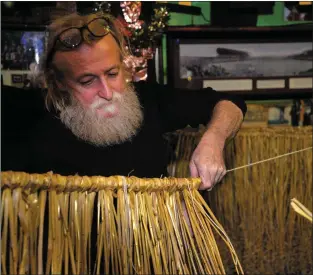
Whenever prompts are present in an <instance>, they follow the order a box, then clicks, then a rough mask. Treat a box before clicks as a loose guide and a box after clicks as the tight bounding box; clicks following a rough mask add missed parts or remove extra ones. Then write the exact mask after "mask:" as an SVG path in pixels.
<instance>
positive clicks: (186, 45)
mask: <svg viewBox="0 0 313 275" xmlns="http://www.w3.org/2000/svg"><path fill="white" fill-rule="evenodd" d="M301 25H302V26H301ZM311 30H312V24H299V25H297V26H287V27H271V28H268V27H257V28H256V27H252V28H213V27H172V28H169V30H168V33H167V40H166V42H167V53H168V54H167V79H168V85H170V86H173V87H175V88H187V89H200V88H206V87H212V88H213V89H215V90H217V91H221V92H228V93H235V94H239V95H241V96H243V97H244V98H245V99H258V98H260V99H267V98H268V99H275V98H278V99H279V98H297V97H301V98H303V97H305V98H308V97H311V96H312V88H313V87H312V82H313V78H312V60H313V51H312V31H311Z"/></svg>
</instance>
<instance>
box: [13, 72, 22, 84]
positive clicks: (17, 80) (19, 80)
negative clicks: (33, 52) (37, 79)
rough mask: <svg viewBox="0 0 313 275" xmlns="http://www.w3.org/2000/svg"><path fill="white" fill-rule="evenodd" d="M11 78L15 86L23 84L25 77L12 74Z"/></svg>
mask: <svg viewBox="0 0 313 275" xmlns="http://www.w3.org/2000/svg"><path fill="white" fill-rule="evenodd" d="M11 77H12V83H13V84H19V83H23V75H22V74H11Z"/></svg>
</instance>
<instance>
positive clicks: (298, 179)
mask: <svg viewBox="0 0 313 275" xmlns="http://www.w3.org/2000/svg"><path fill="white" fill-rule="evenodd" d="M202 134H203V129H200V130H199V131H198V133H197V134H195V133H190V130H188V131H187V132H184V131H181V132H179V133H178V136H176V139H178V138H180V140H184V141H185V143H184V144H180V148H181V150H183V151H185V149H184V148H188V152H192V151H193V149H194V148H195V146H196V144H197V143H196V142H197V140H199V138H200V137H201V135H202ZM172 138H174V137H173V136H172ZM310 146H312V127H299V128H294V127H273V128H251V129H250V128H246V129H241V130H240V131H239V133H238V134H237V136H236V138H235V139H234V140H232V141H231V142H229V143H228V144H227V146H226V149H225V160H226V167H227V169H232V168H235V167H240V166H243V165H246V164H249V163H253V162H256V161H260V160H264V159H267V158H271V157H274V156H278V155H281V154H284V153H287V152H292V151H296V150H300V149H303V148H307V147H310ZM180 156H183V158H182V159H180ZM176 157H177V159H174V160H173V163H174V162H177V163H176V164H175V165H176V167H180V166H181V165H188V161H187V160H188V159H190V157H191V154H189V155H188V154H186V153H185V154H184V152H178V155H176ZM173 163H172V164H171V166H170V168H172V167H173ZM179 163H180V164H179ZM170 171H172V172H173V174H171V176H175V177H186V176H188V173H189V172H188V170H187V167H186V168H183V169H181V168H180V170H178V169H176V170H174V169H173V170H170ZM312 194H313V184H312V151H310V150H308V151H304V152H301V153H298V154H294V155H290V156H288V157H284V158H280V159H276V160H273V161H270V162H264V163H261V164H258V165H254V166H251V167H248V168H245V169H240V170H237V171H233V172H229V173H228V174H226V176H225V177H224V179H223V181H222V182H221V183H220V184H218V185H217V186H216V187H215V188H214V189H213V190H212V191H211V192H208V193H207V198H206V201H207V203H208V204H209V206H210V208H211V209H212V211H213V212H214V213H215V215H216V216H217V217H219V220H220V222H221V223H222V224H223V226H224V228H225V230H226V231H227V232H228V233H229V236H230V238H231V240H232V243H233V245H234V247H235V248H236V251H237V253H238V256H239V258H240V259H241V260H242V266H243V269H244V270H245V273H246V274H278V273H284V274H286V273H287V274H295V273H301V274H312V272H313V263H312V244H311V242H310V241H308V240H312V230H311V226H310V224H308V223H307V221H306V220H305V219H303V218H302V217H301V216H299V215H297V213H295V211H293V210H292V209H291V206H290V200H291V199H292V198H294V197H297V199H299V200H300V201H301V202H302V203H303V204H304V205H312V202H313V199H312ZM218 241H219V240H218V239H217V243H219V242H218ZM220 252H221V254H222V255H224V254H223V253H224V252H223V249H222V248H221V250H220ZM228 260H231V259H229V258H227V257H225V262H226V263H228V262H227V261H228ZM226 266H229V264H226ZM226 271H227V273H230V272H232V271H231V270H226Z"/></svg>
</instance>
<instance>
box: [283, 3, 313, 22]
mask: <svg viewBox="0 0 313 275" xmlns="http://www.w3.org/2000/svg"><path fill="white" fill-rule="evenodd" d="M284 20H285V21H312V1H284Z"/></svg>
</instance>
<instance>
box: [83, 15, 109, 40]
mask: <svg viewBox="0 0 313 275" xmlns="http://www.w3.org/2000/svg"><path fill="white" fill-rule="evenodd" d="M88 30H89V31H90V32H91V33H92V34H93V35H94V36H104V35H106V34H107V33H108V32H109V27H108V23H107V22H106V20H104V19H101V18H99V19H96V20H93V21H91V22H90V23H89V24H88Z"/></svg>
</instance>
